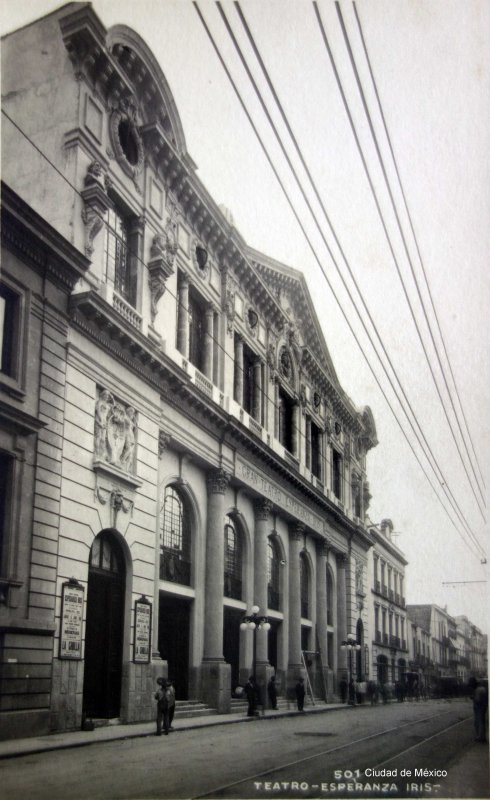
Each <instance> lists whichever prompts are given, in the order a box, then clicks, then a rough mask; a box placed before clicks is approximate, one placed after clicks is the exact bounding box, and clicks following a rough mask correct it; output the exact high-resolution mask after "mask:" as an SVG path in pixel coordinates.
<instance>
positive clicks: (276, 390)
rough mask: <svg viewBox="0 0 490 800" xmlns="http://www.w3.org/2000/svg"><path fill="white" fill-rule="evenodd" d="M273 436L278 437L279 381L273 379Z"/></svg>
mask: <svg viewBox="0 0 490 800" xmlns="http://www.w3.org/2000/svg"><path fill="white" fill-rule="evenodd" d="M274 436H275V438H276V439H279V381H278V380H277V378H276V379H275V380H274Z"/></svg>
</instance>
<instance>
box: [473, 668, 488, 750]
mask: <svg viewBox="0 0 490 800" xmlns="http://www.w3.org/2000/svg"><path fill="white" fill-rule="evenodd" d="M487 713H488V681H486V680H479V681H478V683H477V686H476V689H475V693H474V695H473V715H474V720H475V739H476V741H477V742H486V741H487Z"/></svg>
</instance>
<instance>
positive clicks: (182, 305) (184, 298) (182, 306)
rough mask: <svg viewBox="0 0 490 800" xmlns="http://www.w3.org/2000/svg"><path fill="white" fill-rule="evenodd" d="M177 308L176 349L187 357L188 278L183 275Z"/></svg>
mask: <svg viewBox="0 0 490 800" xmlns="http://www.w3.org/2000/svg"><path fill="white" fill-rule="evenodd" d="M178 296H179V305H178V308H177V349H178V350H179V352H180V353H182V355H183V356H184V358H189V278H187V276H185V275H184V276H183V277H182V279H181V281H180V286H179V295H178Z"/></svg>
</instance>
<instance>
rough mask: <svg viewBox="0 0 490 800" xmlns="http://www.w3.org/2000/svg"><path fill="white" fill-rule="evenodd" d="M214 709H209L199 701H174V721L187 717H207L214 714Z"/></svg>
mask: <svg viewBox="0 0 490 800" xmlns="http://www.w3.org/2000/svg"><path fill="white" fill-rule="evenodd" d="M216 713H217V711H216V709H215V708H210V707H209V706H207V705H205V704H204V703H200V702H199V700H176V701H175V719H188V718H189V717H209V716H210V715H211V714H216Z"/></svg>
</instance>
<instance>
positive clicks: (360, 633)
mask: <svg viewBox="0 0 490 800" xmlns="http://www.w3.org/2000/svg"><path fill="white" fill-rule="evenodd" d="M356 641H357V644H360V645H361V649H360V650H356V678H357V680H358V681H363V680H364V679H365V675H364V669H363V658H364V625H363V624H362V619H358V620H357V625H356Z"/></svg>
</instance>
